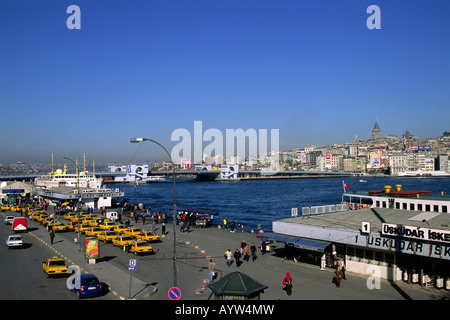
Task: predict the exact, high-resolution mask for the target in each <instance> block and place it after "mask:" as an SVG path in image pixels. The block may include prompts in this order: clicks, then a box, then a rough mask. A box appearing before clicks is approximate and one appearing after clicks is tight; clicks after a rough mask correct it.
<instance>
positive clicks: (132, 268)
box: [128, 259, 136, 299]
mask: <svg viewBox="0 0 450 320" xmlns="http://www.w3.org/2000/svg"><path fill="white" fill-rule="evenodd" d="M128 270H130V290H129V292H128V299H131V282H132V280H133V273H132V272H131V271H136V259H130V261H129V262H128Z"/></svg>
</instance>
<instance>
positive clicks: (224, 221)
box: [223, 217, 228, 229]
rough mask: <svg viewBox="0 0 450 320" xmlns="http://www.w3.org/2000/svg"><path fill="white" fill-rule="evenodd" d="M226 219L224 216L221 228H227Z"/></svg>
mask: <svg viewBox="0 0 450 320" xmlns="http://www.w3.org/2000/svg"><path fill="white" fill-rule="evenodd" d="M227 221H228V218H227V217H225V219H223V228H224V229H226V228H227Z"/></svg>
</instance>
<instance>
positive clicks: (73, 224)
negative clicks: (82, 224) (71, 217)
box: [67, 222, 78, 231]
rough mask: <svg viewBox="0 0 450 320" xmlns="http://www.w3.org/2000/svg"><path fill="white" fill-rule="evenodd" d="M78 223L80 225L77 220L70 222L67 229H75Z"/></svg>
mask: <svg viewBox="0 0 450 320" xmlns="http://www.w3.org/2000/svg"><path fill="white" fill-rule="evenodd" d="M77 225H78V224H77V223H76V222H69V223H68V224H67V230H70V231H75V227H76V226H77Z"/></svg>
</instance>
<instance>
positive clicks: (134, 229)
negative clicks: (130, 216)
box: [123, 227, 142, 237]
mask: <svg viewBox="0 0 450 320" xmlns="http://www.w3.org/2000/svg"><path fill="white" fill-rule="evenodd" d="M123 233H124V234H127V235H129V236H133V237H137V236H138V235H139V234H141V233H142V230H141V229H139V228H138V227H131V228H129V229H127V230H124V231H123Z"/></svg>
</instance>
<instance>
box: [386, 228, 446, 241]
mask: <svg viewBox="0 0 450 320" xmlns="http://www.w3.org/2000/svg"><path fill="white" fill-rule="evenodd" d="M381 234H383V235H386V236H395V237H405V238H412V239H416V240H425V241H436V242H441V243H450V231H449V230H440V229H431V228H422V227H414V226H406V225H398V224H392V223H383V224H382V229H381Z"/></svg>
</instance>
